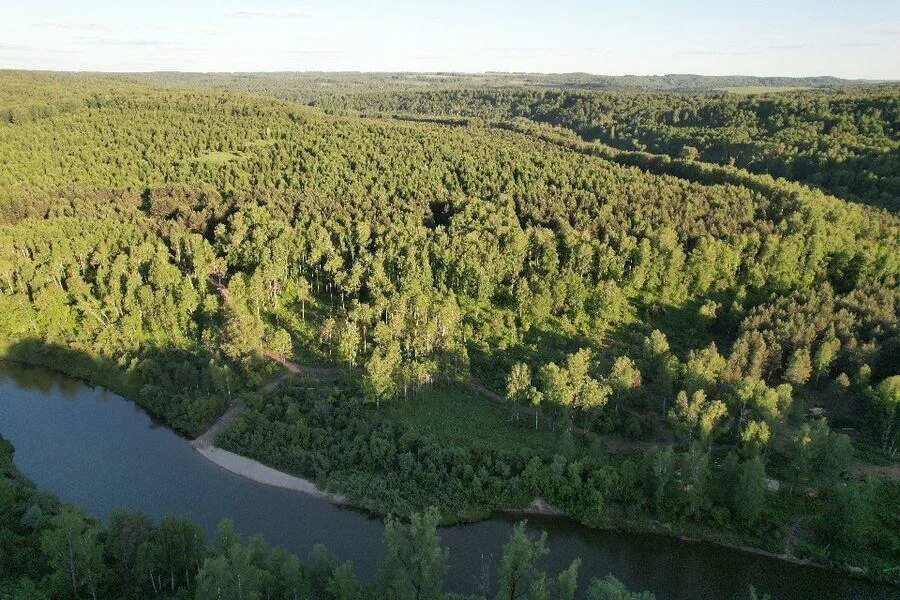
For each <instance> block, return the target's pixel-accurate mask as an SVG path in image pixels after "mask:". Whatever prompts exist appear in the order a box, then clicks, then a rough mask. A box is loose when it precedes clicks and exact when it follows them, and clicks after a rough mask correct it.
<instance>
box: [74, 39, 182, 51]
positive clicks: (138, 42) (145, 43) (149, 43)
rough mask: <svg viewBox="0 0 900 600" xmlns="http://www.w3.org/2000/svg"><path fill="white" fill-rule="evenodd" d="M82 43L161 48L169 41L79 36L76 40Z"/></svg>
mask: <svg viewBox="0 0 900 600" xmlns="http://www.w3.org/2000/svg"><path fill="white" fill-rule="evenodd" d="M78 41H79V42H81V43H84V44H91V45H94V46H136V47H141V48H163V47H165V46H168V45H169V43H168V42H165V41H163V40H151V39H140V38H135V39H127V38H125V39H123V38H99V37H94V38H81V39H79V40H78Z"/></svg>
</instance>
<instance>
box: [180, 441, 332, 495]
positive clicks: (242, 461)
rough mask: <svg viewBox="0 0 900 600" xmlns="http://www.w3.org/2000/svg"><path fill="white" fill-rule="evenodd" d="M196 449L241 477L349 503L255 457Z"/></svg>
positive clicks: (194, 445) (212, 448) (209, 447)
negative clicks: (256, 459)
mask: <svg viewBox="0 0 900 600" xmlns="http://www.w3.org/2000/svg"><path fill="white" fill-rule="evenodd" d="M193 447H194V450H196V451H197V452H199V453H200V454H201V455H202V456H203V457H204V458H206V459H207V460H208V461H210V462H212V463H215V464H216V465H218V466H220V467H222V468H223V469H225V470H226V471H231V472H232V473H234V474H236V475H240V476H241V477H246V478H247V479H250V480H252V481H255V482H257V483H262V484H264V485H271V486H272V487H278V488H283V489H286V490H293V491H295V492H301V493H303V494H309V495H310V496H315V497H317V498H322V499H325V500H328V501H329V502H331V503H332V504H338V505H341V506H346V505H348V504H349V503H348V501H347V498H346V497H344V496H342V495H341V494H332V493H330V492H326V491H324V490H321V489H319V488H318V487H317V486H316V484H314V483H313V482H312V481H309V480H308V479H303V478H301V477H295V476H293V475H288V474H287V473H284V472H282V471H278V470H276V469H273V468H272V467H267V466H266V465H264V464H262V463H261V462H258V461H255V460H253V459H250V458H247V457H245V456H241V455H239V454H235V453H234V452H229V451H228V450H222V449H221V448H217V447H215V446H206V445H201V444H193Z"/></svg>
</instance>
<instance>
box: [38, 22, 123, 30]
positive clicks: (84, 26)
mask: <svg viewBox="0 0 900 600" xmlns="http://www.w3.org/2000/svg"><path fill="white" fill-rule="evenodd" d="M38 27H46V28H48V29H57V30H59V31H112V28H111V27H109V26H108V25H103V24H102V23H63V22H61V21H48V22H46V23H38Z"/></svg>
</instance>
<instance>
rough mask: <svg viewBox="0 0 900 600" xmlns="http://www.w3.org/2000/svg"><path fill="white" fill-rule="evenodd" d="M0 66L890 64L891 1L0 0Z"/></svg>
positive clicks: (737, 69)
mask: <svg viewBox="0 0 900 600" xmlns="http://www.w3.org/2000/svg"><path fill="white" fill-rule="evenodd" d="M0 15H2V17H0V68H26V69H59V70H98V71H148V70H183V71H283V70H362V71H393V70H403V71H451V70H452V71H472V72H478V71H488V70H494V71H533V72H571V71H585V72H589V73H598V74H611V75H621V74H638V75H647V74H663V73H701V74H707V75H725V74H748V75H786V76H802V75H836V76H839V77H851V78H856V77H862V78H873V79H900V0H855V1H851V0H780V1H771V0H744V1H740V2H735V1H731V0H718V1H713V0H680V1H678V0H676V1H671V2H668V1H663V0H649V1H645V2H640V1H635V0H632V1H628V0H618V1H615V2H609V1H606V0H594V1H589V0H558V1H557V2H547V1H544V2H537V1H534V0H521V1H519V2H510V1H502V2H501V1H491V0H488V1H481V2H474V1H468V0H459V1H457V2H447V1H430V0H419V1H407V0H400V1H395V2H390V1H388V0H383V1H380V2H376V1H367V0H351V1H349V2H341V1H339V0H333V1H331V2H316V1H314V0H307V1H291V0H263V1H256V2H253V1H250V0H237V1H235V0H224V1H213V0H178V1H172V0H149V1H147V0H144V1H142V2H130V1H128V0H119V1H110V0H106V1H95V2H90V1H82V2H79V1H69V2H64V1H52V0H30V1H29V0H0Z"/></svg>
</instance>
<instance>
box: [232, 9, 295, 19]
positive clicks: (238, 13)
mask: <svg viewBox="0 0 900 600" xmlns="http://www.w3.org/2000/svg"><path fill="white" fill-rule="evenodd" d="M225 16H226V17H243V18H252V19H256V18H260V19H302V18H304V17H308V16H309V14H308V13H305V12H303V11H302V10H262V9H257V8H245V9H241V10H234V11H231V12H227V13H225Z"/></svg>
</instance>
